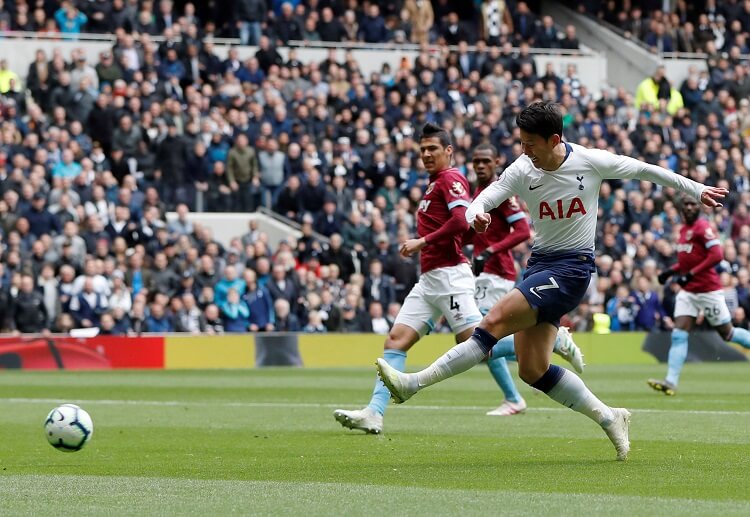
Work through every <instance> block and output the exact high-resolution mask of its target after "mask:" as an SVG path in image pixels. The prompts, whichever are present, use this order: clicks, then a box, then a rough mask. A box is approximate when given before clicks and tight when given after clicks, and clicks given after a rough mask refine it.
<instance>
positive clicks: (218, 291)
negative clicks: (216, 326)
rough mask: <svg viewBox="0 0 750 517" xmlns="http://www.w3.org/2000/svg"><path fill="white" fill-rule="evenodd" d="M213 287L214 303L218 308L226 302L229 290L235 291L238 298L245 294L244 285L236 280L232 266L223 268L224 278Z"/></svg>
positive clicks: (235, 271)
mask: <svg viewBox="0 0 750 517" xmlns="http://www.w3.org/2000/svg"><path fill="white" fill-rule="evenodd" d="M213 287H214V302H215V303H216V305H218V306H219V307H220V308H221V307H222V305H223V304H224V302H225V301H226V299H227V294H228V293H229V290H230V289H234V290H235V291H237V294H238V295H239V296H242V294H244V293H245V283H244V282H243V281H242V280H241V279H239V278H237V269H236V268H235V267H234V266H227V267H226V268H224V276H223V277H222V278H221V279H220V280H219V281H218V282H217V283H216V284H215V285H214V286H213Z"/></svg>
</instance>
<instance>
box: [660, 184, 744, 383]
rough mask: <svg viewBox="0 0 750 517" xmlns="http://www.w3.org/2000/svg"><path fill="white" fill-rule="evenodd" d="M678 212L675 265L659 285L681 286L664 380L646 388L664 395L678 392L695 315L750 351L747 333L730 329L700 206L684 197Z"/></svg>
mask: <svg viewBox="0 0 750 517" xmlns="http://www.w3.org/2000/svg"><path fill="white" fill-rule="evenodd" d="M680 212H681V213H682V219H683V220H684V221H685V224H684V225H683V226H682V228H681V229H680V241H679V243H678V244H677V263H676V264H675V265H674V266H672V267H671V268H670V269H667V270H666V271H664V272H662V273H661V274H660V275H659V283H661V284H665V283H666V282H667V280H669V278H670V277H672V276H674V275H678V276H677V279H676V281H677V283H678V284H680V285H681V286H682V290H681V291H680V292H679V293H677V299H676V300H675V307H674V320H675V322H674V329H673V330H672V346H670V347H669V358H668V360H667V364H668V369H667V378H666V380H663V381H661V380H657V379H649V381H648V384H649V386H651V387H652V388H654V389H655V390H657V391H661V392H664V394H666V395H674V394H675V393H676V392H677V383H678V381H679V380H680V371H681V370H682V367H683V365H684V364H685V359H687V352H688V333H689V332H690V330H691V329H692V328H693V325H694V324H695V318H696V317H697V316H698V314H700V313H703V315H704V316H705V318H706V321H708V324H709V325H711V326H712V327H713V328H715V329H716V330H717V331H718V332H719V334H720V335H721V337H722V338H723V339H724V341H731V342H733V343H737V344H739V345H742V346H743V347H745V348H750V332H748V331H747V330H745V329H743V328H735V327H733V326H732V323H731V321H732V317H731V315H730V314H729V309H728V308H727V302H726V301H725V300H724V294H723V292H722V290H721V282H720V281H719V274H718V273H717V272H716V270H715V269H714V268H715V267H716V265H717V264H718V263H719V262H721V261H722V260H723V259H724V254H723V253H722V251H721V245H720V244H719V239H717V238H716V235H714V232H713V230H712V229H711V225H710V224H709V223H708V221H706V220H705V219H701V218H700V206H699V205H698V202H697V201H696V200H695V199H694V198H692V197H683V199H682V202H681V206H680Z"/></svg>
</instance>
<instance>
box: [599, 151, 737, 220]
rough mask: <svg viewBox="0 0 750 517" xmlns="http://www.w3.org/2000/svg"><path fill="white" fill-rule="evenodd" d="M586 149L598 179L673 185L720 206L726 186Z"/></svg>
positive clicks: (712, 205)
mask: <svg viewBox="0 0 750 517" xmlns="http://www.w3.org/2000/svg"><path fill="white" fill-rule="evenodd" d="M590 152H591V154H590V156H591V157H592V160H593V163H592V165H593V166H594V168H595V169H596V170H598V171H599V173H600V174H601V177H602V179H639V180H647V181H651V182H653V183H657V184H659V185H661V186H663V187H672V188H674V189H677V190H679V191H681V192H684V193H686V194H688V195H690V196H692V197H694V198H695V199H700V201H701V203H703V204H704V205H706V206H709V207H712V208H716V207H721V206H723V205H722V204H721V203H720V200H721V199H723V198H724V197H725V196H726V195H727V194H729V191H728V190H727V189H724V188H719V187H709V186H706V185H704V184H702V183H698V182H697V181H693V180H691V179H689V178H686V177H684V176H681V175H680V174H675V173H674V172H672V171H670V170H668V169H665V168H663V167H659V166H658V165H651V164H650V163H646V162H642V161H640V160H636V159H635V158H630V157H629V156H622V155H619V154H612V153H610V152H607V151H601V150H591V151H590Z"/></svg>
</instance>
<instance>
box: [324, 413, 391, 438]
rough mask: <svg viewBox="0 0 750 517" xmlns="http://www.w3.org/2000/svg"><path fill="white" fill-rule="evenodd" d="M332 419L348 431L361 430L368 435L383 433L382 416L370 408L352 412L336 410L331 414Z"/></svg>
mask: <svg viewBox="0 0 750 517" xmlns="http://www.w3.org/2000/svg"><path fill="white" fill-rule="evenodd" d="M333 418H335V419H336V421H337V422H338V423H339V424H341V425H343V426H344V427H348V428H349V429H361V430H362V431H364V432H366V433H368V434H381V433H382V432H383V415H381V414H380V413H378V412H377V411H375V410H374V409H372V408H371V407H365V408H362V409H355V410H352V411H348V410H346V409H337V410H336V411H334V412H333Z"/></svg>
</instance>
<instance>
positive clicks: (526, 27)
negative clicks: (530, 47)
mask: <svg viewBox="0 0 750 517" xmlns="http://www.w3.org/2000/svg"><path fill="white" fill-rule="evenodd" d="M513 30H514V31H515V35H516V36H515V37H516V39H517V40H518V41H529V40H532V39H533V37H534V32H535V31H536V16H535V15H534V13H532V12H531V10H530V9H529V6H528V5H527V4H526V2H518V4H517V5H516V12H515V14H514V15H513Z"/></svg>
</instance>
